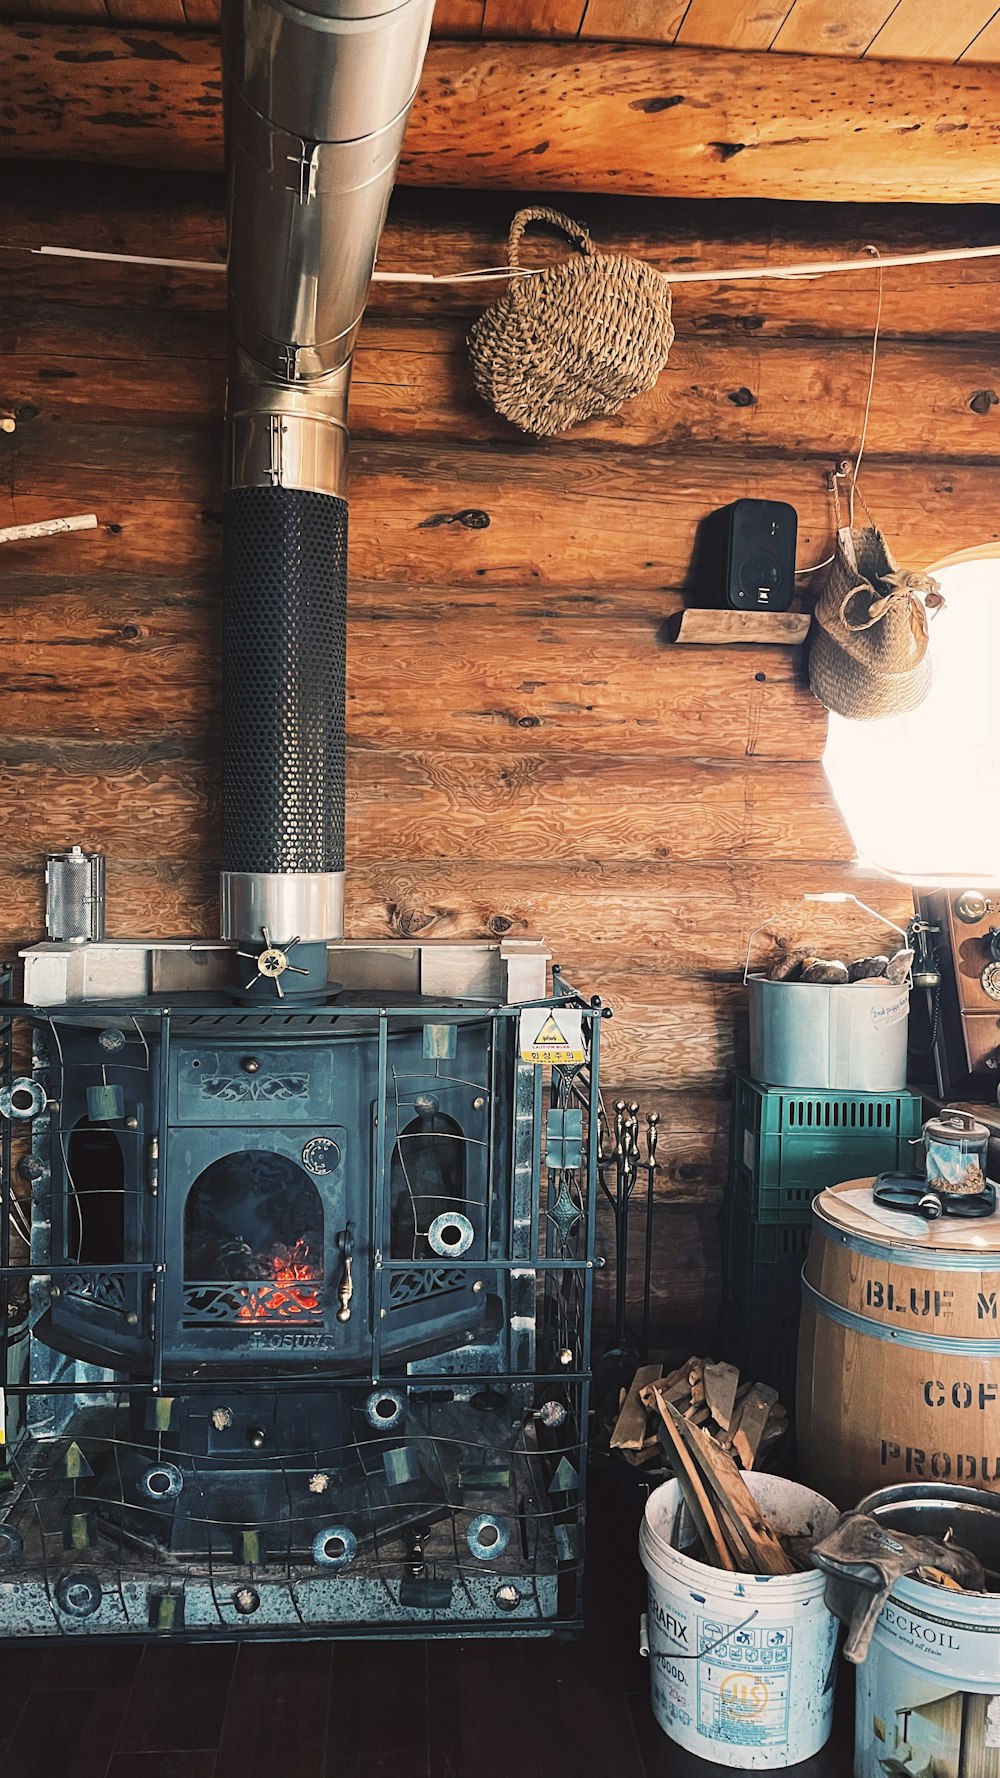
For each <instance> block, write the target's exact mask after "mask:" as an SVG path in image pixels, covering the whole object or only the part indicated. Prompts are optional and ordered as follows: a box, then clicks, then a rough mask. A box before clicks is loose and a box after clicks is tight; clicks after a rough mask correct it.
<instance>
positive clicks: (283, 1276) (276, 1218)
mask: <svg viewBox="0 0 1000 1778" xmlns="http://www.w3.org/2000/svg"><path fill="white" fill-rule="evenodd" d="M184 1277H185V1284H184V1319H185V1323H186V1324H187V1325H189V1326H206V1325H217V1324H218V1323H219V1322H234V1321H235V1322H260V1321H277V1322H283V1323H286V1322H289V1321H292V1322H295V1323H297V1324H299V1325H302V1324H303V1323H309V1322H319V1321H321V1320H322V1303H321V1294H320V1293H321V1286H322V1282H323V1206H322V1203H321V1201H320V1197H319V1194H318V1192H317V1191H316V1188H315V1186H314V1185H313V1184H312V1182H311V1181H310V1180H309V1179H307V1177H306V1176H305V1174H304V1173H303V1171H302V1169H301V1168H300V1167H299V1166H297V1165H296V1163H295V1162H294V1161H292V1160H291V1159H290V1158H289V1157H288V1156H286V1155H280V1154H273V1153H270V1152H268V1151H267V1150H249V1149H244V1150H241V1151H239V1152H238V1153H235V1154H230V1155H225V1156H223V1157H222V1158H221V1159H219V1160H217V1161H213V1162H212V1164H211V1165H210V1166H209V1167H206V1169H205V1171H204V1172H203V1173H202V1174H201V1175H200V1177H199V1178H198V1179H197V1180H196V1181H195V1183H194V1185H193V1186H192V1187H191V1190H190V1192H189V1193H188V1199H187V1206H186V1209H185V1216H184Z"/></svg>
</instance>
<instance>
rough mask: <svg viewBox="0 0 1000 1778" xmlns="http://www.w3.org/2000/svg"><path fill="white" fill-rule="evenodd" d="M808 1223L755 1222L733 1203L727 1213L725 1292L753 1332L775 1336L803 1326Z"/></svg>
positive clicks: (736, 1203)
mask: <svg viewBox="0 0 1000 1778" xmlns="http://www.w3.org/2000/svg"><path fill="white" fill-rule="evenodd" d="M810 1227H811V1225H810V1223H809V1222H797V1223H793V1222H763V1223H761V1222H756V1221H755V1220H754V1218H753V1217H752V1216H751V1215H750V1214H749V1212H748V1210H747V1209H746V1207H745V1205H744V1204H742V1203H740V1201H739V1200H738V1199H730V1202H729V1204H728V1205H727V1210H726V1230H725V1255H726V1288H727V1293H728V1296H729V1298H730V1300H731V1301H732V1302H733V1303H735V1304H736V1305H738V1308H739V1312H740V1315H741V1317H742V1319H743V1320H744V1321H745V1322H746V1324H747V1325H748V1326H753V1327H756V1328H763V1327H765V1326H766V1327H767V1328H768V1329H769V1330H770V1331H771V1332H778V1331H779V1330H782V1329H785V1328H789V1327H790V1328H791V1330H792V1332H793V1334H794V1331H795V1329H796V1328H797V1327H798V1324H799V1303H800V1298H801V1294H802V1291H801V1278H802V1267H803V1266H804V1265H805V1261H806V1253H807V1251H808V1248H809V1235H810Z"/></svg>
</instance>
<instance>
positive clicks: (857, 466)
mask: <svg viewBox="0 0 1000 1778" xmlns="http://www.w3.org/2000/svg"><path fill="white" fill-rule="evenodd" d="M867 251H868V252H869V253H874V255H875V258H876V259H877V260H878V300H877V302H876V305H875V331H874V333H873V334H872V362H871V369H870V371H869V373H868V394H867V396H866V398H865V417H864V420H863V422H862V425H861V443H860V444H859V445H858V454H857V457H856V458H855V460H854V474H853V475H852V477H851V488H850V494H849V497H848V518H847V523H848V525H849V526H850V529H851V530H852V531H853V530H854V495H855V492H856V489H857V485H858V476H859V475H860V474H861V459H862V457H863V456H864V454H865V445H866V443H867V440H868V418H869V415H870V414H871V411H872V391H873V389H874V388H875V366H876V364H877V362H878V334H879V328H880V327H881V325H882V257H881V254H880V253H879V250H878V248H877V247H873V246H872V244H871V242H870V241H869V242H868V246H867ZM862 505H864V501H863V500H862ZM865 511H866V512H868V508H867V506H866V507H865ZM868 516H869V518H871V513H868Z"/></svg>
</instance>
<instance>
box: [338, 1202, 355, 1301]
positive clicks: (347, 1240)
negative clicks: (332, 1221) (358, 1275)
mask: <svg viewBox="0 0 1000 1778" xmlns="http://www.w3.org/2000/svg"><path fill="white" fill-rule="evenodd" d="M340 1251H341V1253H342V1254H343V1256H344V1263H343V1267H342V1270H341V1274H340V1283H339V1284H338V1286H337V1302H338V1303H339V1305H340V1307H339V1308H338V1310H337V1320H338V1321H350V1319H351V1298H352V1297H353V1295H354V1278H353V1276H352V1271H353V1266H354V1224H353V1222H349V1223H348V1225H347V1227H346V1228H345V1230H344V1232H343V1234H342V1235H341V1237H340Z"/></svg>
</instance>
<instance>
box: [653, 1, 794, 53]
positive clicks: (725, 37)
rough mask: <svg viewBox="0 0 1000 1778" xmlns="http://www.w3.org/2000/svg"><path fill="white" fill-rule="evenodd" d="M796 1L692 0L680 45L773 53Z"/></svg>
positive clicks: (685, 19)
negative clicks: (737, 1) (776, 36)
mask: <svg viewBox="0 0 1000 1778" xmlns="http://www.w3.org/2000/svg"><path fill="white" fill-rule="evenodd" d="M792 5H793V0H741V3H740V4H734V0H691V4H690V6H689V7H688V9H687V12H686V13H685V15H684V19H683V22H682V24H681V27H680V30H679V31H678V33H677V37H676V41H677V42H678V43H688V44H691V45H692V46H696V47H698V48H702V49H770V47H771V43H772V41H773V39H774V35H775V33H776V32H777V31H779V30H780V29H781V26H782V25H783V24H784V21H785V19H786V18H787V17H788V14H789V13H790V11H791V9H792Z"/></svg>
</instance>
